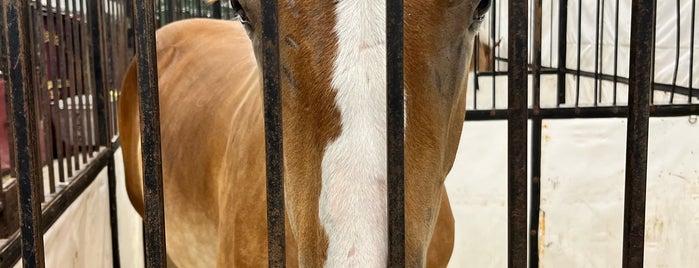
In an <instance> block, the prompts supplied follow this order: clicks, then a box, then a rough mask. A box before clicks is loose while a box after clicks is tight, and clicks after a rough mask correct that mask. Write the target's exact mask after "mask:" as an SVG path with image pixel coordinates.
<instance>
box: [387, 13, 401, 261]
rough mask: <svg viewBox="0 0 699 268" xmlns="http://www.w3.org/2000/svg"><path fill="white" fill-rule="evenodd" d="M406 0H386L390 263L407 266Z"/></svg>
mask: <svg viewBox="0 0 699 268" xmlns="http://www.w3.org/2000/svg"><path fill="white" fill-rule="evenodd" d="M403 16H404V15H403V0H395V1H387V2H386V126H387V136H386V145H387V148H386V149H387V163H386V164H387V166H388V169H387V172H388V173H387V174H388V180H387V189H388V193H387V198H388V202H387V203H388V267H404V266H405V192H404V188H405V184H404V176H405V161H404V160H405V142H404V137H405V135H404V133H405V125H404V122H405V119H404V114H405V113H404V112H405V111H404V106H403V105H404V103H403V100H404V98H405V94H404V88H403V87H404V84H403V83H404V82H403V81H404V79H403V78H404V47H403V45H404V44H403V43H404V42H403V38H404V26H403Z"/></svg>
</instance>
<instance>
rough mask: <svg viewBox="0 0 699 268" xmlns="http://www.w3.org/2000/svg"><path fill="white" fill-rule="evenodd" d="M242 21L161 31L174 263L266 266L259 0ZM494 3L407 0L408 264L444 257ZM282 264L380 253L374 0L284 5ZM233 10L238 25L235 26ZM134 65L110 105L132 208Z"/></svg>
mask: <svg viewBox="0 0 699 268" xmlns="http://www.w3.org/2000/svg"><path fill="white" fill-rule="evenodd" d="M234 5H235V6H236V7H239V8H240V13H241V14H244V20H239V21H222V20H212V19H189V20H184V21H179V22H174V23H171V24H168V25H166V26H164V27H162V28H161V29H159V30H158V31H157V32H156V40H157V41H156V48H157V65H158V81H159V82H158V85H159V94H160V109H161V110H160V116H161V118H160V120H161V121H160V123H161V135H162V168H163V187H164V189H163V191H164V200H165V228H166V229H165V230H166V241H167V252H168V256H169V257H170V259H171V260H172V262H174V264H175V265H177V266H179V267H214V266H217V267H265V266H267V233H266V231H267V228H266V195H265V190H266V188H265V187H266V186H265V151H264V146H265V142H264V120H263V99H262V84H261V83H262V82H261V80H262V79H261V73H260V67H259V66H260V65H259V62H260V58H261V56H262V55H263V54H262V53H263V51H262V48H261V43H260V42H261V41H260V40H261V38H260V37H261V33H260V29H261V23H262V22H261V18H262V12H263V10H261V9H260V1H259V0H241V1H234ZM489 5H490V0H431V1H425V0H405V10H404V12H405V26H404V27H405V39H404V40H405V80H404V85H405V90H406V91H405V92H406V93H405V115H406V119H405V217H406V222H405V225H406V226H405V263H406V265H407V266H410V267H424V266H429V267H445V266H446V265H447V263H448V261H449V258H450V257H451V254H452V249H453V240H454V219H453V216H452V212H451V208H450V205H449V199H448V196H447V194H446V190H445V187H444V179H445V177H446V175H447V173H448V172H449V170H450V169H451V167H452V165H453V163H454V158H455V155H456V151H457V148H458V144H459V140H460V136H461V130H462V126H463V119H464V116H465V101H466V94H465V92H466V86H467V84H468V83H467V80H468V71H469V70H468V65H469V64H470V60H471V54H472V53H471V52H472V50H473V45H474V36H475V34H476V32H477V31H478V27H479V24H480V23H481V22H482V21H483V16H484V15H485V13H486V12H487V10H488V7H489ZM278 8H279V23H280V28H279V33H278V34H279V40H280V74H281V90H282V98H283V105H282V114H283V126H282V127H283V144H284V150H283V154H284V176H285V181H284V191H285V192H284V194H285V200H284V204H285V208H286V210H285V212H286V215H285V216H286V217H285V219H286V221H285V222H286V260H287V265H289V266H290V267H321V266H327V267H346V266H353V267H381V266H385V265H386V263H387V251H388V249H387V247H388V246H387V244H388V235H387V205H386V204H387V200H386V189H387V186H386V180H387V178H386V177H387V175H386V172H387V171H386V170H387V167H386V157H387V156H386V93H385V85H386V70H385V64H386V36H385V21H386V16H385V12H384V11H385V1H382V0H337V1H325V0H304V1H294V0H283V1H280V2H279V7H278ZM241 21H244V22H245V24H244V25H243V24H241ZM136 67H137V66H136V62H135V61H132V63H131V65H130V66H129V68H128V70H127V72H126V74H125V77H124V80H123V84H122V88H121V92H122V93H121V97H120V100H119V107H118V123H119V128H120V135H121V137H120V139H121V145H122V149H123V153H124V168H125V176H126V187H127V192H128V195H129V198H130V200H131V203H132V205H133V206H134V208H136V210H137V211H139V212H140V213H141V215H143V187H142V174H141V172H142V166H141V157H142V156H141V152H140V149H141V148H140V146H141V145H140V139H141V137H140V133H139V120H138V113H139V110H138V109H139V108H138V94H137V92H138V90H137V82H136V78H137V72H136Z"/></svg>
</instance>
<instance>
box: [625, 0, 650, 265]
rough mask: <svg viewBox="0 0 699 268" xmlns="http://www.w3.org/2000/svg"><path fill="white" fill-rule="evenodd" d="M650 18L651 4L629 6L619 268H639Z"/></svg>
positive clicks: (639, 2)
mask: <svg viewBox="0 0 699 268" xmlns="http://www.w3.org/2000/svg"><path fill="white" fill-rule="evenodd" d="M654 14H655V5H654V3H653V0H634V1H633V2H632V9H631V54H630V61H629V119H628V123H627V124H628V125H627V127H628V129H627V132H626V180H625V192H624V243H623V245H624V247H623V260H622V267H643V245H644V228H645V220H646V180H647V169H648V121H649V116H650V100H649V96H650V93H651V87H652V84H651V76H652V75H651V73H650V70H651V64H652V59H651V58H650V57H648V55H651V53H652V50H653V44H652V42H653V31H651V30H649V29H653V27H654V26H655V23H654V21H653V20H652V18H653V15H654Z"/></svg>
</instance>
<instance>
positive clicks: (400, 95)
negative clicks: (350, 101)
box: [386, 0, 478, 267]
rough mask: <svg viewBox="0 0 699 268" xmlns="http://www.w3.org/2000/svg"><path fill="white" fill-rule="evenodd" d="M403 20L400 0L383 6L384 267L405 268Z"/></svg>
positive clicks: (401, 0)
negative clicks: (385, 236)
mask: <svg viewBox="0 0 699 268" xmlns="http://www.w3.org/2000/svg"><path fill="white" fill-rule="evenodd" d="M403 16H404V14H403V0H396V1H387V2H386V79H387V80H386V82H387V83H386V115H387V116H386V126H387V136H386V145H387V147H386V150H387V155H386V156H387V163H386V164H387V167H388V169H387V174H388V178H387V189H388V193H387V198H388V267H405V192H404V189H405V184H404V177H405V141H404V137H405V135H404V133H405V126H404V122H405V121H404V120H405V119H404V101H403V100H404V96H405V95H404V88H403V85H404V84H403V78H404V47H403V45H404V44H403V38H404V26H403ZM476 46H478V44H476Z"/></svg>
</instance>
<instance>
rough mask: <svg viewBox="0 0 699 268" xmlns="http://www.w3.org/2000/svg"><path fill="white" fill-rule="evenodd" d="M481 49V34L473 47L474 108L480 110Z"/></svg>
mask: <svg viewBox="0 0 699 268" xmlns="http://www.w3.org/2000/svg"><path fill="white" fill-rule="evenodd" d="M480 47H481V36H480V34H477V35H476V41H475V44H474V45H473V56H472V58H473V59H472V60H471V61H473V108H474V109H477V108H478V91H479V90H480V86H479V84H480V83H479V82H478V77H479V76H480V72H479V70H478V68H479V67H480V66H479V64H478V61H479V60H480V59H481V55H480Z"/></svg>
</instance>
